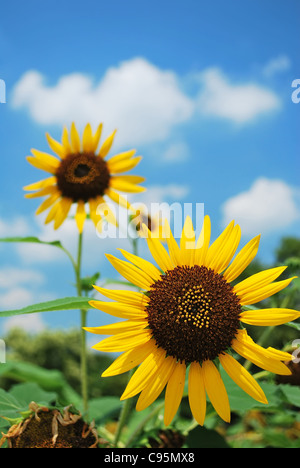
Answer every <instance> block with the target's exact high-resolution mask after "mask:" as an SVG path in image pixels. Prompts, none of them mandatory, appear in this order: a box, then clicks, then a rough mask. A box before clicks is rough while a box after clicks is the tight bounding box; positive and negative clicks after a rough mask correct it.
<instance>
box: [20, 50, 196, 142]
mask: <svg viewBox="0 0 300 468" xmlns="http://www.w3.org/2000/svg"><path fill="white" fill-rule="evenodd" d="M13 106H14V107H15V108H19V107H27V108H28V110H29V112H30V114H31V116H32V118H33V119H34V120H35V121H37V122H39V123H41V124H47V125H49V124H59V125H63V124H70V122H72V121H73V120H74V121H76V123H77V124H78V126H79V127H81V128H82V127H83V126H84V125H85V124H86V122H91V124H92V125H93V126H94V127H95V126H96V125H98V124H99V122H102V121H103V122H105V126H106V128H107V129H108V132H110V131H111V130H113V129H114V128H115V127H116V128H118V129H119V130H118V139H117V140H118V141H116V143H117V144H119V145H127V144H129V145H132V144H134V145H138V144H141V143H148V142H153V141H159V140H162V139H164V138H166V137H167V136H168V135H169V133H170V131H171V129H172V128H173V126H174V125H176V124H178V123H180V122H183V121H185V120H187V119H189V118H190V117H191V115H192V112H193V107H194V106H193V102H192V101H191V99H190V98H189V97H188V96H186V95H185V94H184V93H183V92H182V91H181V90H180V87H179V83H178V79H177V76H176V74H175V73H174V72H172V71H162V70H160V69H159V68H157V67H155V66H154V65H152V64H150V63H149V62H147V61H146V60H144V59H143V58H135V59H133V60H129V61H126V62H123V63H121V64H120V65H119V66H118V67H114V68H109V69H108V70H107V72H106V73H105V75H104V77H103V78H102V80H100V81H99V82H94V80H93V79H92V78H91V77H90V76H87V75H83V74H80V73H73V74H70V75H66V76H63V77H62V78H61V79H60V80H59V81H58V83H57V84H56V85H55V86H52V87H51V86H47V84H46V83H45V79H44V77H43V76H42V75H41V74H40V73H39V72H37V71H28V72H27V73H25V74H24V75H23V76H22V77H21V79H20V81H19V82H18V83H17V85H16V86H15V89H14V92H13Z"/></svg>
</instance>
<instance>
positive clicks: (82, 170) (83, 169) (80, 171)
mask: <svg viewBox="0 0 300 468" xmlns="http://www.w3.org/2000/svg"><path fill="white" fill-rule="evenodd" d="M89 172H90V168H89V166H87V165H86V164H78V166H77V167H75V170H74V175H75V177H78V178H80V177H84V176H87V175H88V173H89Z"/></svg>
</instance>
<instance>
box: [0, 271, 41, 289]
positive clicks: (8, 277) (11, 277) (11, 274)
mask: <svg viewBox="0 0 300 468" xmlns="http://www.w3.org/2000/svg"><path fill="white" fill-rule="evenodd" d="M44 281H45V277H44V275H43V274H42V273H41V272H39V271H35V270H30V269H25V268H16V267H4V268H1V270H0V288H10V287H11V286H12V285H16V284H18V285H22V284H33V283H34V284H35V285H40V284H43V283H44Z"/></svg>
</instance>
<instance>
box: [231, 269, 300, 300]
mask: <svg viewBox="0 0 300 468" xmlns="http://www.w3.org/2000/svg"><path fill="white" fill-rule="evenodd" d="M295 278H297V277H296V276H293V277H292V278H289V279H286V280H283V281H277V282H276V283H271V284H268V285H267V286H264V287H262V288H258V290H257V291H256V290H254V291H250V292H248V293H245V294H237V296H238V297H239V299H240V304H241V305H251V304H255V303H257V302H260V301H262V300H263V299H266V298H267V297H270V296H273V294H276V293H277V292H279V291H281V290H282V289H284V288H286V287H287V286H288V285H289V284H290V283H291V281H293V279H295Z"/></svg>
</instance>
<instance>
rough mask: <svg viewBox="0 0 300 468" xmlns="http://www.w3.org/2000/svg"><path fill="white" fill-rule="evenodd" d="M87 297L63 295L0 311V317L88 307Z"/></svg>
mask: <svg viewBox="0 0 300 468" xmlns="http://www.w3.org/2000/svg"><path fill="white" fill-rule="evenodd" d="M89 300H90V299H89V298H87V297H65V298H63V299H55V300H53V301H47V302H40V303H39V304H34V305H30V306H27V307H23V308H22V309H15V310H4V311H0V318H1V317H10V316H11V315H22V314H33V313H37V312H54V311H59V310H73V309H90V308H91V306H90V305H89Z"/></svg>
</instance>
